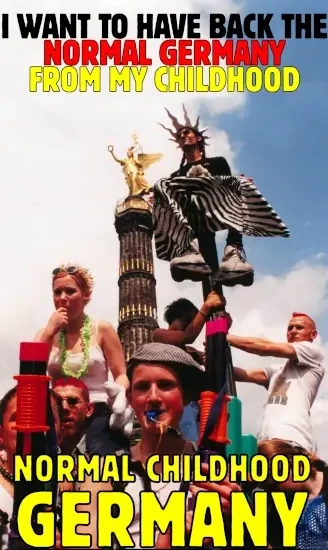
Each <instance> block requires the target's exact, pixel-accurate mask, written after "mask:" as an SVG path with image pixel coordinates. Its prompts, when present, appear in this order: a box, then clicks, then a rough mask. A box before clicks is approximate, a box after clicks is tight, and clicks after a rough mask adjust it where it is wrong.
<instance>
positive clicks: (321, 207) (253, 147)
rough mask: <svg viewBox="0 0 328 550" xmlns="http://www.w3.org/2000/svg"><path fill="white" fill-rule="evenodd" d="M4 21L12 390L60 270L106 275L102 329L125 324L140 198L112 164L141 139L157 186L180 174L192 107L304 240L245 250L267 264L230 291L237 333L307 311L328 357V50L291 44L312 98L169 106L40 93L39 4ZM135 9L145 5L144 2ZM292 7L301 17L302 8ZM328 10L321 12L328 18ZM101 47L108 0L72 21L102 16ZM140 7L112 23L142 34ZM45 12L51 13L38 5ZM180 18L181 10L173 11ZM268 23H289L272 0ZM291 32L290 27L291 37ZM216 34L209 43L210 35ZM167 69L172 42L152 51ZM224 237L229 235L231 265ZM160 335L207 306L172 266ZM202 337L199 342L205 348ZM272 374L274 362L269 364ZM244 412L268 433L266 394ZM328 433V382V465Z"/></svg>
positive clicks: (209, 99)
mask: <svg viewBox="0 0 328 550" xmlns="http://www.w3.org/2000/svg"><path fill="white" fill-rule="evenodd" d="M2 4H3V6H2V12H3V13H10V14H11V37H10V39H9V40H6V41H5V40H4V41H2V42H1V49H0V67H1V74H2V75H5V78H4V77H3V78H2V83H1V87H0V128H1V129H0V147H1V150H2V162H1V164H2V166H1V178H0V182H1V183H0V186H1V194H2V200H1V203H0V219H1V222H2V227H3V230H2V240H1V256H2V259H3V268H2V269H1V274H0V298H1V305H2V316H1V318H0V341H1V347H2V353H1V358H0V368H1V370H2V382H3V391H6V390H7V389H9V388H10V387H11V386H12V385H13V380H12V377H13V375H14V374H15V373H17V372H18V368H19V363H18V352H19V343H20V342H21V341H28V340H31V339H33V337H34V335H35V333H36V332H37V330H38V329H39V328H40V327H42V326H44V325H45V324H46V323H47V320H48V318H49V317H50V315H51V313H52V311H53V304H52V295H51V271H52V269H53V268H54V267H56V266H58V265H60V264H61V263H63V262H78V263H81V264H82V265H84V266H86V267H88V268H89V269H90V270H91V271H92V273H93V274H94V277H95V281H96V286H95V291H94V296H93V299H92V302H91V304H90V306H89V308H88V311H89V313H90V315H92V316H93V317H94V318H102V319H106V320H108V321H110V322H112V323H113V325H114V326H117V322H118V312H117V310H118V287H117V280H118V267H119V245H118V238H117V234H116V232H115V228H114V209H115V205H116V202H117V201H118V200H119V199H121V198H123V197H125V196H126V194H127V188H126V185H125V182H124V178H123V175H122V174H121V172H120V167H119V166H118V165H117V164H116V163H114V162H113V160H112V159H111V157H110V155H109V154H108V152H107V147H108V145H109V144H112V145H114V147H115V152H116V154H117V155H118V156H119V157H122V156H124V155H125V153H126V150H127V148H128V147H129V146H130V145H131V136H132V134H133V132H134V131H136V132H137V134H138V137H139V141H140V143H141V145H142V147H143V150H144V152H148V153H157V152H162V153H163V154H164V157H163V160H161V161H160V162H159V163H157V164H156V165H154V166H153V167H151V168H150V169H149V170H148V171H147V177H148V178H149V181H150V182H155V181H156V180H157V179H159V178H160V177H163V176H165V175H168V174H170V173H171V172H173V171H174V170H175V169H176V168H177V166H178V165H179V163H180V158H181V155H180V153H179V151H178V150H177V149H176V147H175V145H174V144H173V143H172V142H170V141H169V140H168V137H169V136H168V135H167V133H166V132H165V131H164V130H163V129H162V128H161V127H160V126H159V125H158V124H157V123H158V122H162V123H164V124H165V125H167V123H168V119H167V116H166V113H165V111H164V107H165V106H166V107H168V108H169V109H170V110H171V111H172V112H173V113H174V114H177V115H178V117H180V118H181V114H182V111H181V104H182V103H183V102H185V104H186V106H187V109H188V112H189V113H190V115H191V117H192V118H194V119H195V117H196V116H197V115H198V114H199V113H201V115H202V121H201V122H202V123H203V125H204V126H208V127H209V134H210V135H211V136H212V137H211V140H210V142H211V145H210V147H209V149H208V156H215V155H223V156H225V157H226V158H227V160H228V162H229V163H230V164H231V167H232V169H233V172H234V173H235V174H237V175H238V174H240V173H245V174H246V175H249V176H251V177H253V178H254V180H255V182H256V184H257V186H258V188H259V189H260V191H261V192H262V193H263V195H264V196H265V198H267V199H268V201H269V202H270V203H271V204H272V206H273V208H274V209H275V210H276V211H277V212H278V213H279V215H280V216H281V217H282V219H283V220H284V221H285V223H286V224H287V225H288V227H289V228H290V230H291V238H290V239H281V238H274V239H260V238H246V239H245V248H246V252H247V255H248V259H249V261H250V262H251V263H252V264H253V265H254V268H255V272H256V279H255V282H254V285H253V286H252V287H251V288H248V289H245V288H242V287H240V288H239V287H237V288H235V289H228V290H227V291H226V297H227V302H228V310H229V312H230V313H231V315H232V317H233V319H234V324H233V333H235V334H243V335H248V336H260V337H266V338H270V339H273V340H276V341H284V340H285V330H286V326H287V322H288V319H289V316H290V314H291V312H292V311H294V310H301V311H306V312H307V313H308V314H309V315H312V316H314V318H315V319H316V321H317V323H318V329H319V333H320V338H319V344H320V345H321V346H323V347H324V348H325V350H326V351H327V350H328V323H327V280H328V261H327V246H326V231H325V229H326V212H325V208H326V202H327V191H326V188H325V184H326V181H325V180H326V176H325V161H326V150H327V139H326V127H327V122H328V120H327V117H328V115H327V111H326V92H327V74H328V73H327V71H328V69H327V68H325V62H326V54H327V42H325V41H321V40H317V41H310V40H306V41H305V40H304V41H290V42H289V43H288V45H287V48H286V51H285V53H284V57H283V62H284V64H286V65H294V66H297V67H298V69H299V70H300V72H301V79H302V80H301V86H300V88H299V90H298V91H297V92H295V93H292V94H283V93H276V94H269V93H257V94H251V93H250V94H247V93H243V94H235V93H226V92H221V93H220V94H206V93H203V94H197V95H196V94H192V93H189V94H178V93H175V94H174V93H173V94H163V93H159V92H157V91H156V90H155V89H154V87H153V85H152V82H151V78H150V79H149V80H148V83H147V84H146V87H145V89H144V92H143V93H142V94H136V93H129V94H128V93H124V92H116V93H108V92H107V91H103V92H101V93H92V92H88V93H86V94H79V93H73V94H65V93H64V92H61V93H48V94H46V93H41V92H39V93H35V94H32V93H29V91H28V67H29V66H30V65H39V64H40V65H41V64H42V52H43V48H42V41H41V40H21V39H20V38H19V36H18V33H17V28H16V26H15V19H14V18H15V14H16V13H29V12H30V5H29V3H27V2H26V1H25V0H20V1H18V0H10V1H9V0H2ZM311 4H312V3H310V1H303V2H299V3H298V9H299V11H304V12H311V11H312V5H311ZM133 5H134V4H133ZM279 5H280V9H281V10H283V9H284V11H294V7H293V9H291V2H287V1H285V2H282V3H281V4H279ZM324 5H325V4H324V3H323V2H322V1H321V0H320V1H318V2H317V3H316V8H317V11H318V12H319V11H321V12H324V11H325V10H324V9H323V8H324ZM67 6H68V3H67V2H63V1H62V0H56V2H55V1H54V0H48V2H47V10H48V13H60V12H62V13H66V11H65V10H67ZM91 6H92V12H91V13H92V15H93V19H92V25H91V27H90V35H89V37H90V38H95V39H99V38H100V36H99V32H98V26H97V24H96V18H97V14H98V13H107V11H108V3H107V2H104V1H102V0H93V2H92V4H91V2H90V1H89V2H87V1H86V0H83V1H79V2H77V1H73V0H70V2H69V9H70V12H72V13H90V11H91ZM131 6H132V3H131V1H129V0H120V1H118V0H115V1H113V2H111V12H112V13H125V14H127V15H128V16H129V21H130V22H131V32H130V37H132V38H133V36H134V34H133V22H134V20H135V14H136V12H137V11H138V12H143V13H152V12H154V6H155V2H154V1H150V0H148V1H147V0H144V1H140V2H138V4H135V9H134V10H133V9H132V8H131ZM33 7H34V12H35V13H36V12H40V13H42V11H43V8H44V3H43V2H41V1H40V0H35V2H34V4H33ZM166 7H167V12H168V13H175V10H176V7H177V3H176V2H173V0H167V2H166ZM179 9H180V11H179V12H178V13H190V12H193V13H198V12H200V11H202V15H203V14H205V15H206V12H207V13H209V12H214V13H215V12H217V11H218V7H217V3H216V2H212V1H211V0H206V1H203V0H202V1H201V2H199V3H192V2H189V1H187V0H180V2H179ZM265 9H266V12H268V13H270V12H273V13H275V14H276V17H279V14H280V13H281V12H279V13H278V12H277V11H276V2H273V0H272V1H271V0H267V2H266V3H265ZM260 10H263V2H259V0H258V1H253V0H249V1H245V2H243V3H242V4H241V3H240V2H233V1H230V0H222V2H220V12H221V13H226V14H229V13H233V12H238V11H243V12H244V13H247V12H257V11H260ZM278 32H279V29H278ZM203 36H204V37H205V36H206V35H205V34H204V35H203ZM148 45H149V53H150V54H151V55H153V59H154V60H155V61H156V60H157V53H156V52H157V48H158V43H157V42H156V41H150V42H149V44H148ZM223 241H224V234H220V235H218V238H217V242H218V250H219V255H221V254H222V252H223V246H224V242H223ZM155 275H156V278H157V300H158V312H159V323H160V325H161V326H164V323H163V310H164V307H165V306H166V305H167V304H168V303H169V302H171V301H172V300H174V299H175V298H178V297H180V296H185V297H187V298H190V299H192V300H193V301H194V302H195V303H197V304H199V305H201V300H202V295H201V288H200V285H195V284H193V283H181V284H176V283H174V282H173V281H172V280H171V278H170V274H169V266H168V264H167V263H166V262H163V261H158V260H157V259H155ZM201 343H202V336H201V337H200V338H199V339H198V341H197V344H199V345H201ZM233 358H234V363H235V364H236V365H238V366H243V367H245V368H249V367H257V366H259V367H260V366H261V365H262V364H263V361H264V360H263V359H262V358H258V357H256V356H253V355H248V354H245V353H242V352H235V351H233ZM265 361H267V362H269V361H271V359H268V358H267V359H265ZM238 395H239V397H240V398H241V399H242V402H243V427H244V430H245V431H247V432H252V433H255V434H256V432H257V430H258V427H259V426H258V422H259V419H260V417H261V412H262V407H263V404H264V401H265V397H266V393H265V391H264V390H261V389H259V388H256V387H253V386H241V385H238ZM327 422H328V381H327V377H326V378H325V379H324V381H323V383H322V385H321V388H320V392H319V396H318V398H317V400H316V403H315V405H314V407H313V423H314V426H315V434H316V438H317V441H318V449H319V451H318V452H319V454H320V455H321V456H322V457H323V458H326V459H328V444H327V443H326V441H325V440H326V437H325V428H326V426H327Z"/></svg>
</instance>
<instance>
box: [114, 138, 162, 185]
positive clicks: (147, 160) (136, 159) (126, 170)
mask: <svg viewBox="0 0 328 550" xmlns="http://www.w3.org/2000/svg"><path fill="white" fill-rule="evenodd" d="M132 137H133V140H134V144H133V145H132V147H129V149H128V151H127V158H125V159H119V158H117V156H116V155H115V153H114V147H113V145H109V146H108V151H109V152H110V153H111V155H112V157H113V159H114V160H115V161H116V162H118V163H119V164H120V165H121V166H123V170H122V171H123V174H124V176H125V181H126V183H127V185H128V187H129V190H130V193H129V195H140V194H142V193H146V192H148V191H149V190H150V188H151V185H150V184H149V183H148V181H147V179H146V178H145V174H144V171H145V170H146V169H147V168H148V167H149V166H150V165H151V164H153V163H154V162H157V161H158V160H160V159H161V158H162V156H163V155H162V154H161V153H155V154H152V155H146V154H145V153H143V152H142V150H141V148H140V145H139V143H138V138H137V136H136V134H133V136H132Z"/></svg>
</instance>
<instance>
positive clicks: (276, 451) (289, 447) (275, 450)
mask: <svg viewBox="0 0 328 550" xmlns="http://www.w3.org/2000/svg"><path fill="white" fill-rule="evenodd" d="M258 454H261V455H264V456H265V457H266V458H267V459H268V460H269V463H271V461H272V459H273V457H275V456H277V455H283V456H285V457H287V458H288V461H289V463H290V466H291V465H292V462H293V459H294V457H295V456H299V455H302V456H304V457H306V459H308V460H309V462H310V468H311V470H310V477H309V478H308V479H307V480H305V481H293V475H292V471H291V473H290V475H289V477H288V479H287V480H286V481H282V482H280V483H276V482H275V481H274V480H273V479H272V477H271V476H269V478H268V480H267V481H266V482H264V483H262V484H261V486H262V487H263V488H264V489H266V490H269V491H289V492H297V491H305V492H306V491H310V490H311V488H313V485H314V484H315V483H316V480H317V478H318V473H320V472H323V470H324V468H325V467H326V464H325V462H324V461H323V460H321V459H320V458H319V457H317V456H316V455H315V454H313V453H310V452H309V451H307V450H306V449H304V448H303V447H301V446H298V445H297V444H294V443H291V442H289V441H284V440H283V439H268V440H263V441H260V442H259V444H258ZM319 475H320V474H319Z"/></svg>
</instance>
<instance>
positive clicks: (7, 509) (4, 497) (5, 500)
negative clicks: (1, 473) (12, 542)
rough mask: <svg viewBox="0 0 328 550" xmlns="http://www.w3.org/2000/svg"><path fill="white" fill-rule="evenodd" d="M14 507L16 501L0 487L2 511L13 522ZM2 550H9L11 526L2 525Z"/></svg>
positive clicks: (0, 506)
mask: <svg viewBox="0 0 328 550" xmlns="http://www.w3.org/2000/svg"><path fill="white" fill-rule="evenodd" d="M13 507H14V499H13V497H12V496H11V495H10V494H9V493H8V491H6V489H5V488H4V487H3V486H2V485H0V510H1V511H2V512H4V513H5V514H8V519H9V520H11V516H12V514H13ZM0 528H1V547H0V548H1V550H7V548H8V535H9V530H10V526H9V524H8V525H1V526H0Z"/></svg>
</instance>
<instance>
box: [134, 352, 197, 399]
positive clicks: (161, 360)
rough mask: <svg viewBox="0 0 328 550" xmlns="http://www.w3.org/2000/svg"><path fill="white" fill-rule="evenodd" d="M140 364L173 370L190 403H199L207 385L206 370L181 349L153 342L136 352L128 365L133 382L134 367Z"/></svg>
mask: <svg viewBox="0 0 328 550" xmlns="http://www.w3.org/2000/svg"><path fill="white" fill-rule="evenodd" d="M140 363H148V365H152V364H153V365H155V364H161V365H163V366H168V367H170V368H171V369H173V370H174V371H175V372H176V374H177V376H178V378H179V379H180V382H181V385H182V388H183V390H184V392H185V397H186V398H187V399H188V401H197V400H198V399H199V396H200V393H201V391H202V389H203V386H204V383H205V376H204V372H205V368H204V367H203V365H199V363H197V362H196V361H195V360H194V359H193V358H192V357H191V355H189V353H187V352H186V351H184V350H183V349H181V348H178V347H177V346H171V345H170V344H159V343H156V342H153V343H151V344H145V345H144V346H141V347H140V348H138V349H137V350H136V352H135V353H134V354H133V355H132V357H131V359H130V361H129V362H128V365H127V376H128V378H130V380H131V376H132V370H133V367H135V366H136V365H139V364H140Z"/></svg>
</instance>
